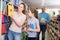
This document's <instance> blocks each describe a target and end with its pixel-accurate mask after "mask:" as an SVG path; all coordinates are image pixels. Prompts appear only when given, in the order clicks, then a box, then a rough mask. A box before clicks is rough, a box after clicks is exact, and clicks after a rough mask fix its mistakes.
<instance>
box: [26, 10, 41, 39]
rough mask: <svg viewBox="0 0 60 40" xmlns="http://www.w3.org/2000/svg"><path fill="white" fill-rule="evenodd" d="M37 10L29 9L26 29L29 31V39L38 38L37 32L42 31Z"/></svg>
mask: <svg viewBox="0 0 60 40" xmlns="http://www.w3.org/2000/svg"><path fill="white" fill-rule="evenodd" d="M35 13H36V10H29V13H28V16H29V18H28V19H27V24H28V28H27V29H26V31H27V33H28V40H36V39H37V32H39V31H40V27H39V20H38V19H37V18H36V17H37V16H36V14H35Z"/></svg>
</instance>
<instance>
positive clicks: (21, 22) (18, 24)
mask: <svg viewBox="0 0 60 40" xmlns="http://www.w3.org/2000/svg"><path fill="white" fill-rule="evenodd" d="M11 18H12V20H13V21H14V22H15V24H16V25H17V26H18V27H21V26H22V25H23V24H24V22H25V20H26V18H22V19H20V22H18V21H17V20H15V19H14V18H13V17H11Z"/></svg>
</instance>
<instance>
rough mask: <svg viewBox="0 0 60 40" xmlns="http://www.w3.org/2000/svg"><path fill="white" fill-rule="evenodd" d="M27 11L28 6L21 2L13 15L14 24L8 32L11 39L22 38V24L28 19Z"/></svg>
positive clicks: (19, 39) (18, 39)
mask: <svg viewBox="0 0 60 40" xmlns="http://www.w3.org/2000/svg"><path fill="white" fill-rule="evenodd" d="M25 11H26V6H25V4H24V3H21V4H20V5H18V12H17V13H14V15H13V16H11V18H12V24H11V26H10V28H9V32H8V38H9V40H22V25H23V24H24V23H25V20H26V15H25Z"/></svg>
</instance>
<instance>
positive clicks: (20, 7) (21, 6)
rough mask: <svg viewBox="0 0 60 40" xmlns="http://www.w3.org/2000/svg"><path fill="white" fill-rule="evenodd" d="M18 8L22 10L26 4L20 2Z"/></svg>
mask: <svg viewBox="0 0 60 40" xmlns="http://www.w3.org/2000/svg"><path fill="white" fill-rule="evenodd" d="M18 10H19V11H20V12H21V11H23V10H24V5H23V4H20V5H19V6H18Z"/></svg>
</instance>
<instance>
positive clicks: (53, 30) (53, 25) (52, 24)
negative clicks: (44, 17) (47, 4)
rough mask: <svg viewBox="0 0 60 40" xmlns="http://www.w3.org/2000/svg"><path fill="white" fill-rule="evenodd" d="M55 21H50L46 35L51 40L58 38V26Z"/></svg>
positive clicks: (59, 30) (59, 35) (57, 39)
mask: <svg viewBox="0 0 60 40" xmlns="http://www.w3.org/2000/svg"><path fill="white" fill-rule="evenodd" d="M59 25H60V24H59V22H58V21H57V20H51V22H50V24H48V30H47V31H48V33H50V34H51V35H50V36H52V37H49V38H50V39H51V40H59V38H60V26H59Z"/></svg>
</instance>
